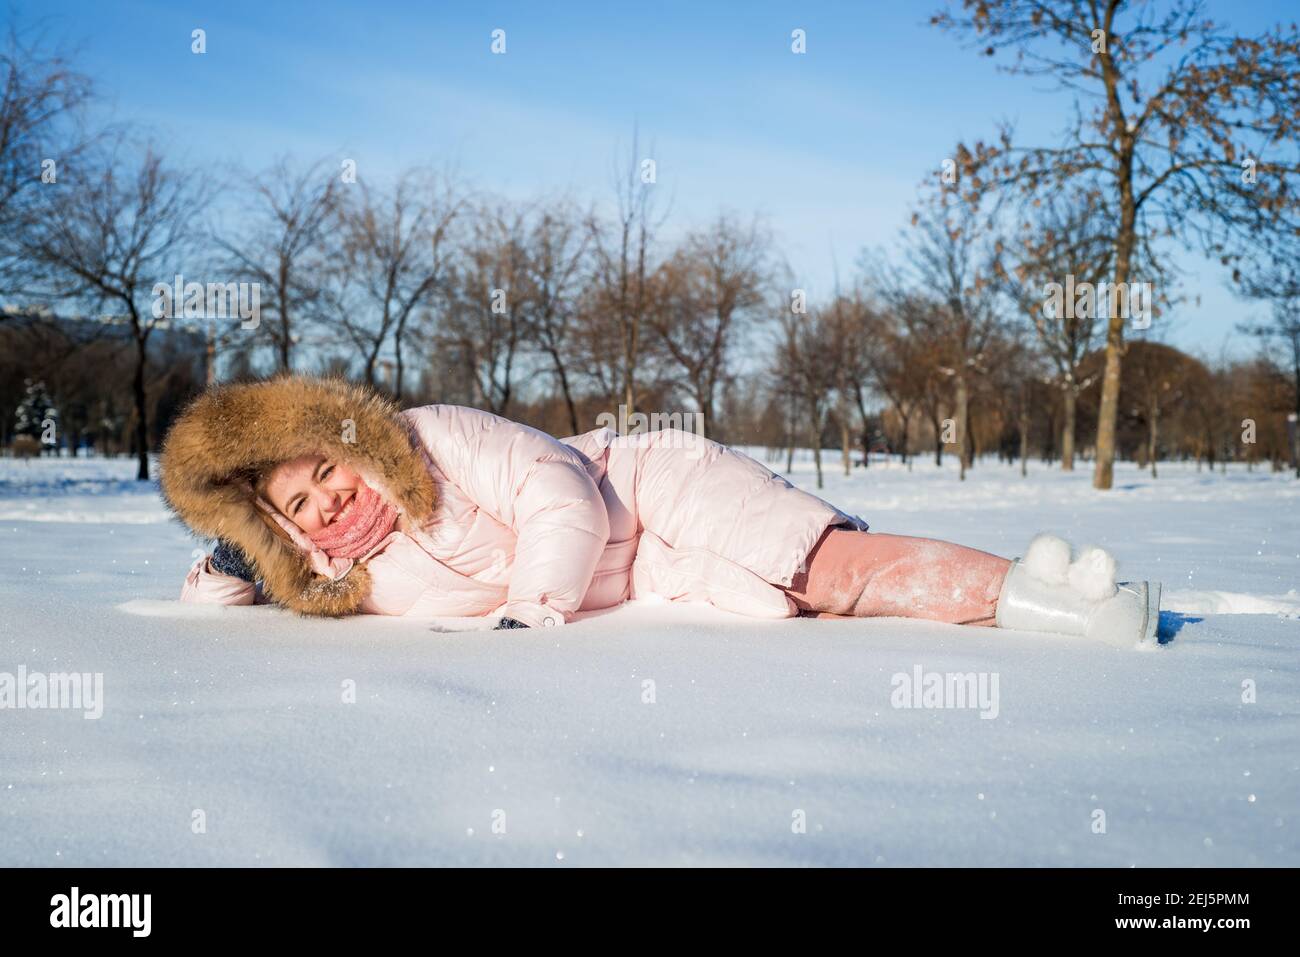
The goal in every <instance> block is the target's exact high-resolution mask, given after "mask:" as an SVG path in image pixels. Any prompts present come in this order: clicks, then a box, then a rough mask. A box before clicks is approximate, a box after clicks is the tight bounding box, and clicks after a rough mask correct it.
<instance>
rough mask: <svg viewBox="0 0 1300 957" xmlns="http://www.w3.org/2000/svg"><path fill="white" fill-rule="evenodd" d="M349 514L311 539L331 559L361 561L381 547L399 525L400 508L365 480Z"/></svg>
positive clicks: (336, 519) (313, 534)
mask: <svg viewBox="0 0 1300 957" xmlns="http://www.w3.org/2000/svg"><path fill="white" fill-rule="evenodd" d="M357 482H358V486H357V491H356V494H355V495H354V496H353V497H352V499H351V501H350V502H349V503H348V505H346V506H345V508H346V509H347V511H345V512H344V513H343V514H342V515H339V516H338V517H337V518H335V519H334V521H332V522H330V523H329V524H328V525H326V526H325V527H324V528H322V529H321V530H320V531H318V532H313V533H312V534H311V536H310V538H311V540H312V543H313V544H314V545H316V547H317V548H319V549H321V550H322V551H324V552H325V554H326V555H328V556H329V557H330V558H360V557H361V556H363V555H364V554H366V552H368V551H370V549H372V548H374V547H375V546H376V545H378V544H379V543H380V542H381V541H382V540H383V538H384V536H385V535H387V534H388V533H389V532H391V531H392V530H393V525H394V524H395V523H396V522H397V509H396V508H395V507H394V506H392V505H389V504H388V503H387V502H385V501H384V500H383V498H381V497H380V495H379V493H378V492H376V491H375V490H374V489H372V488H371V487H370V486H369V485H367V484H366V483H365V482H364V481H362V480H361V479H358V480H357Z"/></svg>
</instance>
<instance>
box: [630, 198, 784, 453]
mask: <svg viewBox="0 0 1300 957" xmlns="http://www.w3.org/2000/svg"><path fill="white" fill-rule="evenodd" d="M770 247H771V241H770V239H769V238H768V236H767V235H766V233H765V232H764V231H763V230H762V229H761V228H760V226H759V224H758V223H757V221H754V222H751V223H750V224H748V225H741V224H739V223H737V222H736V220H735V218H734V217H732V216H729V215H727V214H725V213H723V214H721V215H719V216H718V218H717V219H716V220H715V221H714V222H713V223H712V224H711V225H710V226H709V227H708V228H707V229H705V230H698V231H694V232H691V233H690V234H689V235H688V236H687V237H686V239H685V241H684V242H683V244H682V245H681V246H680V247H679V248H678V249H677V250H676V251H675V252H674V253H673V255H672V256H671V257H670V258H669V260H668V261H667V262H665V263H664V264H663V265H662V266H661V267H660V268H659V270H658V271H657V272H656V275H655V285H656V287H657V289H658V294H657V295H653V296H651V297H650V299H651V302H650V308H649V312H648V320H649V323H648V324H649V326H650V328H651V329H653V330H654V333H655V334H656V335H657V336H658V338H659V341H660V343H661V344H662V345H663V347H664V350H665V351H666V352H667V353H668V355H670V356H671V357H672V359H673V361H674V363H675V364H676V365H677V366H678V368H679V370H680V373H681V378H682V382H683V384H684V386H685V389H686V392H687V393H688V394H689V395H690V397H691V399H692V401H693V402H694V403H695V405H696V407H697V409H698V410H699V411H700V412H701V413H702V414H703V417H704V422H705V424H706V428H709V429H710V430H712V429H715V428H716V427H717V422H716V419H715V415H714V413H715V410H716V402H717V395H718V388H719V386H720V385H722V384H723V383H724V382H725V381H726V379H727V376H728V375H729V373H730V369H731V363H732V361H733V359H734V356H733V351H734V349H735V346H736V345H737V342H738V340H739V339H740V338H741V337H742V336H744V334H745V333H746V331H747V327H748V326H750V325H752V324H753V323H755V322H756V321H757V320H758V318H759V316H760V313H761V311H762V306H763V304H764V300H765V298H766V295H767V292H768V290H767V288H766V286H767V283H766V279H765V277H766V276H767V273H768V268H767V267H768V263H769V258H770Z"/></svg>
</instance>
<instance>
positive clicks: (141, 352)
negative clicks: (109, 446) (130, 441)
mask: <svg viewBox="0 0 1300 957" xmlns="http://www.w3.org/2000/svg"><path fill="white" fill-rule="evenodd" d="M133 325H135V326H136V334H135V376H134V377H133V379H132V382H131V388H132V392H133V393H134V394H135V447H136V453H137V455H138V457H139V465H138V468H137V469H136V475H135V477H136V479H138V480H139V481H141V482H147V481H149V420H148V401H147V399H146V396H145V391H144V367H145V357H146V351H145V342H146V340H145V337H144V336H143V335H141V333H140V329H139V322H138V321H136V322H133Z"/></svg>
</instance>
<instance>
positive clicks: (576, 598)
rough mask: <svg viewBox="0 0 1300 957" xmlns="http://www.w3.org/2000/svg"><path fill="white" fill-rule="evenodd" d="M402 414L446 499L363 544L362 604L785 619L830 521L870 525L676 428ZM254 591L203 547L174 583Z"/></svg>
mask: <svg viewBox="0 0 1300 957" xmlns="http://www.w3.org/2000/svg"><path fill="white" fill-rule="evenodd" d="M401 416H402V418H404V419H406V420H407V421H408V422H409V423H410V425H412V426H413V427H414V429H415V432H416V434H417V435H418V437H419V439H420V444H421V446H422V449H421V450H422V452H423V454H424V457H425V464H426V466H427V468H428V470H429V473H430V475H431V476H432V477H433V480H434V483H435V485H436V488H437V495H438V497H437V505H436V508H435V511H434V514H433V516H432V517H431V518H430V519H429V520H428V521H427V522H425V523H423V525H422V527H420V528H410V529H408V530H407V531H405V532H403V531H394V532H392V533H391V534H389V536H388V537H387V538H385V539H384V540H383V541H382V542H380V543H379V545H377V546H376V547H375V549H374V550H373V551H372V552H371V553H370V554H369V555H368V556H366V558H368V567H369V569H370V573H371V577H372V580H373V587H372V589H371V592H370V595H369V596H368V597H367V599H366V600H365V602H364V603H363V604H362V606H361V610H362V611H364V612H370V613H373V614H380V615H408V616H425V617H460V616H479V615H492V614H500V615H504V616H508V617H511V618H515V619H517V620H519V621H521V622H523V623H524V624H526V625H530V626H534V627H535V626H546V625H560V624H564V623H566V622H568V621H570V620H572V618H573V614H574V612H577V611H589V610H593V609H599V608H608V607H610V606H612V605H617V604H619V603H620V602H622V601H624V600H625V599H628V598H636V597H638V596H641V595H647V594H656V595H660V596H663V597H665V598H669V599H673V600H681V601H690V600H699V601H708V602H712V603H713V604H714V605H716V606H718V607H719V608H723V609H727V610H729V611H733V612H739V613H741V614H745V615H752V616H756V617H761V618H788V617H791V616H793V615H794V614H796V611H797V610H796V608H795V606H794V603H793V602H792V601H791V600H790V599H789V598H788V597H787V596H786V594H785V592H783V591H782V590H781V589H780V588H779V587H777V586H779V585H789V584H791V581H792V579H793V577H794V575H795V574H796V573H797V572H798V571H799V569H800V567H801V566H802V565H803V563H804V561H805V559H806V556H807V554H808V552H809V550H810V549H811V548H812V546H813V545H814V544H815V543H816V542H817V539H818V538H819V537H820V536H821V534H822V532H823V531H824V530H825V529H826V528H827V527H828V526H831V525H846V526H849V527H852V528H858V529H865V528H866V527H867V526H866V523H865V522H863V521H862V520H861V519H860V518H857V517H856V516H850V515H847V514H845V513H844V512H841V511H840V510H839V509H836V508H835V507H833V506H831V505H830V504H828V503H826V502H824V501H822V500H821V499H820V498H817V497H816V496H814V495H810V494H809V493H807V492H804V491H801V490H799V489H796V488H794V487H793V486H791V485H790V484H789V483H788V482H786V481H785V480H784V479H782V478H781V477H780V476H778V475H776V474H775V473H773V472H772V471H771V470H769V469H767V468H766V467H764V466H763V465H762V464H760V463H759V462H757V461H755V460H754V459H752V458H750V457H748V456H746V455H744V454H742V453H740V452H737V451H735V450H733V449H730V448H727V447H726V446H724V445H720V444H719V443H717V442H713V441H711V440H708V439H704V438H701V437H699V436H696V435H694V434H693V433H690V432H684V431H681V430H678V429H666V430H664V431H660V432H650V433H644V434H639V435H632V436H620V435H619V434H618V433H616V432H614V431H613V430H612V429H608V428H600V429H595V430H593V431H591V432H587V433H584V434H583V435H578V436H574V437H572V438H567V439H563V440H557V439H554V438H552V437H551V436H549V435H547V434H545V433H543V432H539V431H538V430H536V429H533V428H530V427H528V426H525V425H520V424H519V423H516V422H512V421H510V420H509V419H505V418H502V417H501V416H497V415H493V414H491V413H488V412H482V411H479V410H477V409H469V408H463V407H461V406H452V405H430V406H425V407H423V408H418V409H409V410H407V411H405V412H403V413H401ZM278 520H279V521H280V524H281V525H282V526H283V527H285V528H286V529H287V530H290V531H291V532H296V529H293V528H292V526H291V525H290V524H289V523H288V522H287V520H284V519H283V518H279V519H278ZM294 539H295V541H296V542H297V543H298V545H299V547H300V548H301V549H302V550H303V552H304V554H307V555H308V556H309V558H310V560H311V562H312V564H313V566H314V567H316V568H317V569H318V570H321V569H324V570H326V572H327V573H328V574H330V575H331V576H336V575H344V574H347V571H348V569H349V568H350V567H351V565H352V563H351V562H350V561H346V560H343V561H339V560H333V561H331V560H330V559H328V558H327V557H326V556H325V555H324V554H323V553H321V552H319V550H314V549H313V546H312V545H311V542H310V540H309V539H307V538H306V537H305V536H304V535H302V534H301V533H297V534H296V535H294ZM313 551H314V554H312V552H313ZM258 599H260V594H259V593H258V592H256V591H255V589H254V586H253V585H251V584H249V583H247V582H244V581H242V580H240V579H237V578H232V577H230V576H227V575H222V574H218V573H216V572H214V571H213V570H212V569H211V568H210V567H209V565H208V559H207V558H206V557H204V558H200V559H199V560H198V561H196V562H195V563H194V565H193V567H192V568H191V569H190V572H189V575H188V576H187V578H186V581H185V585H184V588H183V589H182V593H181V600H182V601H193V602H220V603H223V604H253V603H254V602H255V601H256V600H258Z"/></svg>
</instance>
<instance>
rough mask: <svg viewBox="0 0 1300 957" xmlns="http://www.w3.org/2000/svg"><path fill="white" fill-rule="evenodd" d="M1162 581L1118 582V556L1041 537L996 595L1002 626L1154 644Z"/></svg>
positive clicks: (1111, 641) (1113, 641) (1116, 642)
mask: <svg viewBox="0 0 1300 957" xmlns="http://www.w3.org/2000/svg"><path fill="white" fill-rule="evenodd" d="M1159 623H1160V583H1159V582H1121V583H1119V584H1118V585H1117V584H1116V582H1115V559H1113V558H1112V557H1111V556H1110V555H1109V554H1108V553H1107V552H1105V551H1104V550H1102V549H1100V548H1097V547H1095V546H1088V547H1086V548H1083V549H1081V550H1080V552H1079V555H1078V557H1076V558H1075V559H1074V560H1073V561H1071V560H1070V546H1069V545H1068V544H1067V543H1066V542H1065V541H1064V540H1062V539H1060V538H1057V537H1056V536H1055V535H1039V536H1038V537H1037V538H1035V539H1034V540H1033V541H1032V542H1031V543H1030V544H1029V550H1028V551H1027V552H1025V557H1024V558H1023V559H1018V560H1017V561H1015V562H1014V563H1012V565H1011V570H1010V571H1009V572H1008V573H1007V577H1006V580H1005V581H1004V582H1003V583H1002V593H1001V594H1000V595H999V596H998V608H997V624H998V627H999V628H1014V629H1017V630H1020V631H1047V632H1054V633H1056V634H1063V635H1082V636H1085V637H1087V638H1092V639H1096V640H1098V641H1103V642H1105V643H1106V644H1109V645H1114V646H1116V647H1120V648H1134V647H1137V646H1139V645H1154V644H1155V643H1156V640H1157V639H1156V628H1157V626H1158V625H1159Z"/></svg>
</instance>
